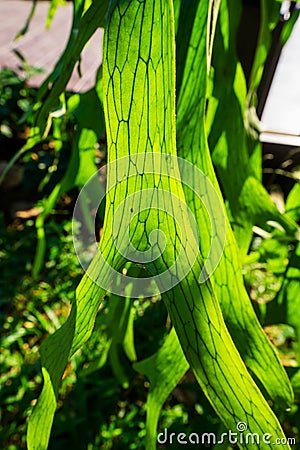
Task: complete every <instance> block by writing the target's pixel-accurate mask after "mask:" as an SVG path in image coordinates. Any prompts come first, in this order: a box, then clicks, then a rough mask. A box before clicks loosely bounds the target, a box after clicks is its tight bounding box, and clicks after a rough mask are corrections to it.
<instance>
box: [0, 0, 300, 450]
mask: <svg viewBox="0 0 300 450" xmlns="http://www.w3.org/2000/svg"><path fill="white" fill-rule="evenodd" d="M54 5H55V2H52V6H54ZM74 5H75V9H74V20H73V28H75V27H77V26H78V24H79V22H80V23H81V26H80V32H79V34H78V35H77V40H76V41H75V42H72V39H74V34H72V33H71V35H70V41H69V44H68V48H67V50H66V52H65V53H64V55H62V58H61V59H60V61H59V62H58V64H57V66H56V68H55V70H54V72H53V73H52V74H51V75H50V79H51V80H52V82H53V83H54V87H53V90H52V95H51V96H48V95H47V94H48V92H47V90H46V86H47V85H48V82H49V80H47V82H45V84H44V85H43V86H42V87H41V88H40V90H39V91H38V92H35V91H34V90H32V89H31V88H29V87H28V85H27V82H26V77H27V75H26V76H25V79H24V78H23V79H20V78H19V77H18V76H16V74H14V73H13V72H11V71H8V70H7V71H3V72H2V73H1V77H0V83H1V103H0V106H1V135H0V138H1V145H3V148H4V149H5V150H4V155H5V157H6V159H7V160H8V159H9V158H10V157H12V156H13V155H17V156H19V157H20V158H19V159H18V164H17V165H14V166H13V167H12V168H11V171H10V177H8V176H7V177H6V180H7V179H9V178H10V179H11V180H12V179H14V180H15V183H16V184H15V185H13V186H8V185H5V184H2V188H1V189H2V197H3V198H4V197H5V198H4V200H2V201H3V205H2V208H3V213H2V216H1V221H2V224H1V236H0V239H1V266H2V274H3V275H2V279H1V285H0V289H1V303H2V305H1V306H2V308H1V316H0V317H1V325H2V329H3V333H2V345H1V347H2V349H3V350H2V356H1V357H2V361H3V370H2V371H1V372H2V373H1V387H2V388H1V404H2V408H3V412H2V421H3V425H4V426H3V427H2V429H1V436H0V438H1V441H2V443H3V445H2V446H3V447H4V448H8V449H10V450H15V449H20V448H25V447H26V444H25V440H26V438H25V429H26V422H27V420H28V415H29V413H30V411H31V407H32V405H33V404H34V403H35V399H36V397H37V395H38V393H39V392H38V390H39V387H38V386H39V385H40V383H41V374H40V367H39V357H38V353H37V351H38V348H39V346H40V343H41V342H42V341H43V340H44V338H45V337H46V336H47V335H49V334H52V333H53V332H54V331H55V330H57V329H58V328H59V327H60V326H61V325H62V324H63V323H64V322H65V319H66V317H67V315H68V313H69V309H70V306H69V305H70V303H72V301H73V292H74V291H75V288H76V286H77V285H78V282H79V280H80V278H81V276H82V269H81V268H80V266H79V263H78V261H77V258H76V256H75V254H74V250H73V247H72V239H71V211H72V207H73V205H74V201H75V199H76V195H77V192H78V189H80V187H81V186H82V185H83V184H84V182H85V181H86V180H87V179H88V178H89V176H90V175H91V174H92V173H93V172H94V171H95V170H96V168H97V166H98V167H99V166H101V165H103V164H105V161H106V142H105V134H104V118H103V110H102V105H101V99H102V92H101V89H102V88H101V71H99V74H98V78H97V80H96V83H95V88H94V89H92V90H91V91H89V92H87V93H83V94H74V95H72V94H71V93H66V92H65V86H66V83H67V81H68V77H69V75H70V73H71V69H72V67H73V66H74V64H75V62H76V60H77V58H78V55H79V54H80V52H81V49H82V47H83V45H84V44H85V42H86V41H88V39H89V36H90V35H92V33H93V31H94V30H95V29H96V28H97V27H98V26H101V25H103V24H102V23H101V21H100V23H99V17H102V16H103V11H105V10H106V8H107V5H106V3H105V2H92V3H91V4H90V3H89V2H87V3H86V4H85V3H84V2H75V3H74ZM85 10H86V15H85V16H83V17H82V14H83V12H84V11H85ZM262 10H263V11H264V14H265V15H264V16H263V20H262V24H261V26H262V28H261V34H260V36H263V37H261V41H259V45H258V50H257V54H256V59H255V61H254V64H253V71H252V74H251V77H250V79H249V81H248V85H246V83H245V79H244V77H243V74H242V67H241V64H240V62H239V59H238V56H237V54H236V49H235V47H236V45H235V43H236V36H235V34H234V33H235V32H236V31H234V30H237V27H238V14H236V10H235V14H234V15H232V16H230V14H229V16H228V17H227V21H226V20H225V19H224V20H223V22H220V23H218V24H217V28H216V43H215V45H216V47H215V54H213V56H212V66H213V70H212V72H211V83H212V84H211V86H214V89H215V90H214V91H213V92H212V94H211V96H210V101H209V102H208V109H207V127H208V130H210V135H209V142H210V145H211V148H212V149H214V152H213V154H212V157H213V162H214V164H215V168H216V170H217V174H218V177H219V180H220V184H221V187H222V190H223V192H224V196H225V198H226V200H227V207H228V214H229V217H230V218H231V220H232V223H233V224H234V225H236V224H238V225H237V226H235V227H234V231H235V234H236V238H237V240H238V243H239V245H240V248H241V250H242V253H244V254H243V259H242V261H243V275H244V279H245V284H246V287H247V291H248V293H249V295H250V298H251V299H252V301H253V304H254V306H255V309H256V312H257V315H258V317H259V319H260V321H261V323H262V325H263V326H264V329H265V332H266V333H267V335H268V336H269V338H270V340H271V341H272V342H273V344H274V345H275V346H276V347H277V349H278V351H279V355H280V359H281V362H282V363H283V364H284V366H285V367H286V370H287V373H288V375H289V378H290V380H291V381H292V385H293V388H294V393H295V402H294V405H293V407H292V408H291V410H290V411H286V412H283V411H282V410H281V411H280V412H278V416H279V419H280V421H281V423H282V425H283V427H284V431H285V432H286V435H287V436H291V437H296V438H298V437H299V423H300V415H299V402H300V397H299V395H300V387H299V386H300V376H299V372H298V365H299V345H298V336H299V327H300V325H299V319H298V314H297V311H298V310H299V308H298V303H299V300H300V299H299V280H300V278H299V275H300V274H299V257H300V253H299V252H300V250H299V248H300V247H299V244H298V243H297V240H295V238H294V235H293V232H292V231H293V227H292V222H290V221H289V218H291V219H293V220H295V221H299V218H300V217H299V215H300V200H299V198H300V196H299V184H297V182H295V184H294V185H292V187H291V188H290V190H289V191H288V192H286V193H285V195H281V200H282V202H283V204H284V209H285V212H286V216H284V217H283V216H281V215H280V214H279V213H278V211H277V210H276V209H275V208H274V205H273V203H271V201H270V197H269V196H267V193H266V191H264V190H263V188H262V186H261V185H260V184H258V181H257V180H259V181H260V180H261V179H262V161H261V157H260V154H261V153H260V152H261V149H260V147H259V144H258V143H257V140H256V139H255V138H254V139H253V136H254V137H256V134H255V126H254V125H255V123H254V124H253V120H252V119H253V116H251V115H250V116H249V117H250V120H249V122H246V124H248V129H247V126H246V128H245V127H244V124H243V111H244V109H245V110H246V111H252V112H253V109H251V108H253V107H254V106H255V104H256V94H255V90H256V88H257V85H258V83H259V81H260V76H259V74H260V75H261V73H260V72H261V68H262V67H263V65H264V62H265V57H266V55H267V52H268V48H269V44H268V39H269V38H270V31H271V30H272V29H273V28H274V26H275V24H276V20H275V19H274V17H278V10H279V3H276V2H273V1H262ZM229 11H230V9H229ZM175 13H176V9H175ZM221 14H223V15H224V14H226V11H225V10H224V9H223V11H222V10H221ZM223 17H224V16H223ZM230 17H231V18H230ZM233 18H235V19H233ZM230 20H233V22H234V23H233V24H231V23H230ZM86 23H88V24H89V26H88V27H87V26H86ZM225 23H228V26H229V28H230V27H231V25H232V28H231V30H233V32H232V33H233V34H230V36H231V39H232V40H231V41H228V42H226V39H225V37H226V30H225V28H224V24H225ZM222 24H223V25H222ZM179 31H180V30H179ZM179 31H178V32H179ZM268 33H269V34H268ZM224 48H225V49H226V52H224ZM219 55H225V56H226V57H225V56H224V58H223V59H222V58H221V57H219ZM228 60H230V61H231V66H230V67H227V66H226V63H227V62H228ZM225 66H226V70H225ZM66 67H68V70H66ZM224 72H225V77H227V78H228V80H229V81H228V86H231V87H232V86H234V89H229V90H225V89H223V88H222V86H224V79H222V80H221V81H219V84H218V80H217V79H216V77H217V74H218V73H222V74H224ZM233 77H235V78H233ZM57 80H58V82H56V83H55V81H57ZM218 88H219V89H218ZM247 92H248V93H247ZM222 104H223V105H225V106H224V107H222V108H221V106H220V105H222ZM34 105H40V106H41V105H42V106H41V107H40V108H38V115H36V116H35V118H34V115H33V109H34ZM228 105H230V107H229V109H228ZM233 105H235V108H236V110H234V108H233ZM91 107H92V111H93V114H91V110H90V108H91ZM35 109H36V106H35ZM227 109H228V123H227V124H224V115H223V114H222V115H221V116H219V117H218V111H226V110H227ZM95 111H97V113H96V114H95ZM241 112H242V115H241ZM24 113H25V115H24ZM49 113H51V119H52V120H51V124H49V121H48V114H49ZM232 117H234V118H235V119H236V120H238V121H242V122H241V124H240V127H239V128H238V132H239V133H241V135H240V138H239V139H240V142H242V143H243V146H242V147H241V148H240V152H239V153H237V152H234V151H233V149H234V148H235V146H234V145H231V143H230V142H229V143H227V144H226V145H225V146H224V143H223V146H222V147H220V140H218V139H216V136H218V135H219V134H218V133H220V131H219V130H220V129H222V130H223V129H224V127H228V128H227V132H228V135H229V136H233V135H234V133H235V130H232V129H231V128H232V126H233V125H234V126H236V122H235V123H233V122H232V120H231V119H232ZM95 118H96V119H95ZM251 118H252V119H251ZM221 127H222V128H221ZM45 129H47V132H48V133H47V136H45V137H44V131H45ZM249 130H250V134H249V133H247V132H246V131H248V132H249ZM25 141H26V144H25ZM221 143H222V142H221ZM22 144H24V146H23V147H22ZM218 146H219V147H218ZM20 148H21V151H20V152H19V153H17V152H18V150H19V149H20ZM226 152H231V153H230V155H226ZM225 155H226V157H225ZM17 156H15V158H14V159H15V160H16V159H17ZM225 160H226V161H227V162H228V164H229V165H228V166H224V161H225ZM8 167H9V166H7V165H6V166H5V167H4V169H5V170H6V169H7V168H8ZM236 167H239V169H240V170H238V171H236ZM249 171H250V173H249ZM228 173H229V174H230V177H228ZM253 174H254V175H255V176H253ZM233 175H234V176H233ZM245 175H246V178H247V176H248V175H249V177H248V178H249V185H248V186H247V183H246V189H244V190H243V191H242V194H243V195H242V196H241V197H239V202H240V205H239V207H237V203H236V196H237V192H238V190H237V186H239V183H240V184H243V183H245ZM241 176H242V177H243V179H242V180H241V179H238V177H241ZM4 180H5V178H4ZM257 186H259V187H257ZM256 188H257V189H260V190H261V192H262V194H261V195H262V196H263V199H264V202H260V204H259V205H258V204H257V203H255V199H254V198H253V195H252V193H253V190H254V189H256ZM20 192H22V196H21V199H20ZM249 192H250V194H249ZM20 200H22V201H23V202H24V201H28V200H29V202H30V203H31V209H28V204H27V209H26V208H25V211H27V213H25V212H24V211H22V208H21V209H20V207H19V205H18V204H17V205H16V203H17V202H18V201H20ZM12 206H15V208H13V207H12ZM23 206H24V204H23ZM249 206H250V207H249ZM251 214H252V216H251ZM253 217H254V221H253ZM270 218H272V219H273V222H269V220H270ZM102 222H103V211H102V216H101V214H100V217H99V223H98V227H99V228H101V227H102ZM254 224H255V225H256V228H255V229H254V231H255V233H254V234H253V231H252V225H254ZM36 240H37V241H36ZM34 242H37V248H36V249H35V245H34V244H33V243H34ZM248 247H249V250H248ZM246 253H247V254H246ZM112 305H113V306H112ZM114 305H115V306H114ZM128 311H131V312H129V313H128ZM128 314H129V316H130V317H131V319H130V320H132V323H133V326H134V340H135V352H136V356H137V360H138V361H141V360H143V359H145V358H147V357H150V356H151V355H153V354H154V353H155V352H156V351H157V350H158V349H159V347H160V346H161V345H162V343H163V342H164V341H163V339H164V336H165V334H166V331H168V329H169V325H170V324H169V323H168V321H167V311H166V309H165V306H164V304H163V303H162V302H161V301H160V300H159V299H158V298H152V299H141V300H134V301H130V302H129V303H128V307H127V309H126V305H125V306H123V307H122V308H121V309H120V307H118V303H117V301H115V303H114V299H113V298H110V299H105V301H104V303H103V304H102V305H101V314H98V316H97V319H96V324H95V331H94V333H93V335H92V337H91V339H90V340H89V341H88V343H87V344H86V345H85V346H84V347H82V348H81V349H80V350H79V351H78V352H77V353H76V354H75V355H74V356H73V357H72V359H71V361H70V363H69V364H68V366H67V369H66V371H65V373H64V377H63V383H62V388H61V393H60V397H59V403H58V410H59V412H58V414H57V415H56V417H55V421H54V427H53V432H52V435H51V440H50V444H49V448H50V449H51V448H55V449H60V448H66V447H69V446H70V447H71V446H72V447H74V448H75V449H77V448H78V449H80V450H81V449H83V448H87V449H98V448H104V449H111V448H116V449H117V448H124V449H125V448H131V449H134V448H141V447H142V446H143V442H144V439H145V433H146V430H145V420H146V419H145V412H146V408H145V402H146V395H147V392H148V390H149V380H148V378H147V377H146V376H144V375H142V373H143V371H142V370H139V371H137V372H136V371H135V370H134V369H133V368H132V367H131V363H130V354H129V355H128V349H127V351H126V348H124V345H123V344H122V342H123V339H124V336H125V334H126V329H125V330H124V329H123V330H122V326H120V329H119V330H117V332H116V327H115V324H116V323H121V324H122V322H121V320H122V317H125V316H126V315H127V316H126V317H127V319H128V317H129V316H128ZM125 328H126V327H125ZM149 330H151V332H149ZM129 353H130V351H129ZM131 356H132V355H131ZM275 407H276V405H275ZM164 427H168V428H169V431H170V432H172V431H184V432H185V433H187V432H188V431H189V430H190V432H192V431H195V430H196V431H197V432H198V433H201V432H205V431H208V430H209V431H211V432H214V431H215V432H216V433H219V434H220V433H222V431H224V426H223V425H222V424H221V423H220V420H219V418H218V417H217V416H216V414H215V412H214V411H213V409H212V408H211V406H210V404H209V403H208V401H207V400H206V398H205V396H204V394H203V393H202V391H201V389H200V388H199V387H198V385H197V383H196V382H195V379H194V376H193V374H192V373H191V371H188V372H187V374H186V375H185V376H184V377H183V379H182V380H181V381H180V384H179V385H178V386H177V387H176V388H175V389H174V390H173V392H172V394H171V395H170V396H169V397H168V399H167V401H166V403H165V404H164V407H163V411H162V413H161V418H160V423H159V428H160V429H163V428H164ZM174 448H176V446H175V445H174Z"/></svg>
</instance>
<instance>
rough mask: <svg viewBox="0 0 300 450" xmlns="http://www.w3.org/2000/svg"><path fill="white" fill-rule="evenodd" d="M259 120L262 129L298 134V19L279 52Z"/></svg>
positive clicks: (299, 92) (299, 97)
mask: <svg viewBox="0 0 300 450" xmlns="http://www.w3.org/2000/svg"><path fill="white" fill-rule="evenodd" d="M261 122H262V131H265V132H274V133H281V134H290V135H295V136H300V20H299V19H298V20H297V22H296V24H295V26H294V29H293V32H292V34H291V36H290V38H289V40H288V42H287V43H286V45H285V46H284V48H283V50H282V53H281V55H280V59H279V62H278V65H277V68H276V71H275V75H274V79H273V81H272V85H271V88H270V91H269V95H268V98H267V101H266V105H265V108H264V111H263V114H262V118H261ZM261 140H262V139H261ZM273 142H274V141H273ZM298 145H299V143H298Z"/></svg>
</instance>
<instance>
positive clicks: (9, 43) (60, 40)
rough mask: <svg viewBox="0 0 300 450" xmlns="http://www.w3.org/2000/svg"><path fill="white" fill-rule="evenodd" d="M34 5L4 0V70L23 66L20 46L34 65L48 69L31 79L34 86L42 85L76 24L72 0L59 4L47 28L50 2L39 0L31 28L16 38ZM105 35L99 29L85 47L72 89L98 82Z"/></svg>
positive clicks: (0, 50)
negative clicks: (47, 28) (73, 16)
mask: <svg viewBox="0 0 300 450" xmlns="http://www.w3.org/2000/svg"><path fill="white" fill-rule="evenodd" d="M31 5H32V2H31V1H30V0H0V20H1V26H0V70H1V69H3V68H4V67H9V68H12V69H17V68H18V66H20V59H19V58H18V57H17V56H16V55H15V53H14V51H13V50H14V49H16V50H18V51H19V52H20V53H21V54H22V55H23V56H24V57H25V58H26V60H27V62H28V63H29V64H30V65H31V66H34V67H39V68H43V69H44V70H45V73H44V74H43V75H37V76H36V75H35V76H34V77H32V78H31V80H30V84H31V85H32V86H39V85H40V83H41V81H42V80H43V79H44V78H45V77H46V75H47V74H49V73H50V71H51V70H52V69H53V67H54V65H55V63H56V61H57V59H58V58H59V56H60V54H61V53H62V51H63V49H64V47H65V44H66V42H67V39H68V35H69V31H70V28H71V24H72V4H71V3H70V2H69V3H68V4H67V5H66V6H59V8H58V10H57V12H56V15H55V16H54V19H53V21H52V24H51V26H50V29H49V30H46V29H45V23H46V16H47V11H48V8H49V3H48V2H46V1H45V2H38V4H37V9H36V13H35V16H34V18H33V20H32V23H31V25H30V28H29V31H28V32H27V33H26V34H25V36H23V37H21V38H20V39H18V40H17V41H16V40H15V36H16V35H17V33H18V32H19V31H20V30H21V29H22V28H23V27H24V25H25V23H26V19H27V17H28V15H29V12H30V10H31ZM102 36H103V30H98V31H97V33H96V34H95V35H94V36H93V38H92V40H91V41H90V43H89V45H88V46H87V47H86V48H85V49H84V51H83V55H82V62H81V72H82V78H80V77H79V75H78V73H77V71H76V70H75V71H74V73H73V75H72V78H71V80H70V82H69V84H68V89H69V90H72V91H74V92H82V91H86V90H88V89H89V88H91V87H92V86H93V85H94V80H95V74H96V70H97V68H98V67H99V65H100V63H101V59H102Z"/></svg>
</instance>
